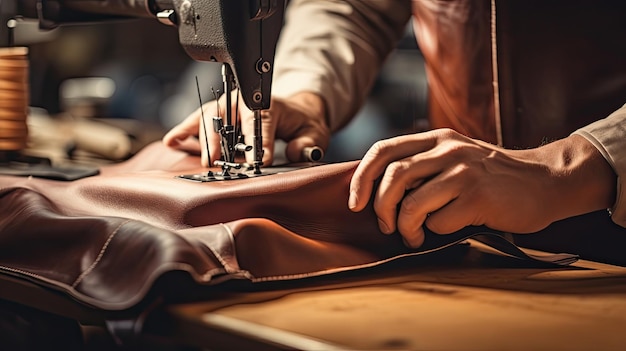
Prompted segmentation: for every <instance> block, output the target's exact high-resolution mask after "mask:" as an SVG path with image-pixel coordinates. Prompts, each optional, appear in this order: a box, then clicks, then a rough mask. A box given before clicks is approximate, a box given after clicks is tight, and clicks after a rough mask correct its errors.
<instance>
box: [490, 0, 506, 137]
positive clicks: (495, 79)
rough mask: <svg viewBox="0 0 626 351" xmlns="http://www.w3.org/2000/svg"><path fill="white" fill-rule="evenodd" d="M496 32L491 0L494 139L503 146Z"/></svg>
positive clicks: (493, 6) (493, 3) (494, 1)
mask: <svg viewBox="0 0 626 351" xmlns="http://www.w3.org/2000/svg"><path fill="white" fill-rule="evenodd" d="M497 39H498V37H497V34H496V0H491V72H492V74H493V109H494V111H493V112H494V113H493V117H494V119H495V125H496V141H497V142H498V146H504V141H503V140H502V139H503V138H502V116H501V115H500V77H499V76H498V43H497Z"/></svg>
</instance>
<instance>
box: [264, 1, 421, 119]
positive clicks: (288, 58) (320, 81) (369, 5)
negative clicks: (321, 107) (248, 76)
mask: <svg viewBox="0 0 626 351" xmlns="http://www.w3.org/2000/svg"><path fill="white" fill-rule="evenodd" d="M409 17H410V1H409V0H344V1H336V0H335V1H331V0H306V1H303V0H292V1H291V2H290V4H289V6H288V8H287V14H286V22H285V27H284V28H283V31H282V33H281V38H280V41H279V45H278V49H277V53H276V62H275V72H274V78H273V79H274V83H273V88H272V89H273V95H274V96H276V97H280V98H286V97H290V96H292V95H294V94H296V93H299V92H303V91H308V92H311V93H314V94H317V95H319V96H320V97H322V99H324V101H325V104H326V112H327V114H328V116H327V117H328V119H329V122H330V127H331V129H332V130H336V129H338V128H340V127H341V126H343V125H344V124H345V123H347V121H348V120H349V119H350V118H351V117H352V116H353V115H354V114H355V113H356V111H357V110H358V109H359V108H360V106H361V105H362V103H363V101H364V99H365V97H366V96H367V94H368V92H369V90H370V88H371V86H372V84H373V82H374V79H375V77H376V75H377V73H378V70H379V68H380V66H381V65H382V63H383V62H384V60H385V58H386V57H387V56H388V54H389V53H390V52H391V51H392V50H393V49H394V48H395V45H396V42H397V41H398V40H399V38H400V37H401V35H402V33H403V30H404V28H405V25H406V23H407V21H408V19H409Z"/></svg>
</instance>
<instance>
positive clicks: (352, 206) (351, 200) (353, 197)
mask: <svg viewBox="0 0 626 351" xmlns="http://www.w3.org/2000/svg"><path fill="white" fill-rule="evenodd" d="M356 200H357V198H356V192H354V191H351V192H350V197H348V207H349V208H350V209H351V210H354V209H355V208H356Z"/></svg>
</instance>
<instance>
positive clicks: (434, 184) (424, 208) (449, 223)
mask: <svg viewBox="0 0 626 351" xmlns="http://www.w3.org/2000/svg"><path fill="white" fill-rule="evenodd" d="M455 173H456V171H454V170H452V171H446V172H444V173H441V174H439V175H437V176H436V177H434V178H433V179H430V180H429V181H427V182H425V183H424V184H422V185H421V186H419V187H418V188H416V189H414V190H412V191H411V192H409V193H408V194H407V195H406V196H405V197H404V199H403V200H402V202H401V205H400V210H399V211H398V231H399V232H400V234H401V235H402V237H404V240H405V242H406V243H407V244H408V245H409V246H411V247H419V246H420V245H422V242H423V241H424V230H423V229H422V226H423V225H424V223H425V222H426V223H429V224H432V223H434V224H436V225H439V226H435V228H432V227H430V226H429V228H430V229H431V230H433V231H435V232H437V233H440V234H448V233H452V232H454V231H456V230H458V229H461V228H463V227H465V226H466V225H467V224H468V222H467V220H468V219H469V218H468V217H469V213H470V212H468V211H467V210H468V209H467V208H465V207H462V206H463V204H461V202H462V201H460V200H459V196H460V195H461V192H462V190H463V186H462V185H461V183H460V182H459V181H458V178H455V176H454V174H455ZM454 211H456V212H454ZM446 215H450V217H442V216H446ZM442 218H444V221H442ZM470 223H471V222H470ZM440 230H443V232H441V231H440Z"/></svg>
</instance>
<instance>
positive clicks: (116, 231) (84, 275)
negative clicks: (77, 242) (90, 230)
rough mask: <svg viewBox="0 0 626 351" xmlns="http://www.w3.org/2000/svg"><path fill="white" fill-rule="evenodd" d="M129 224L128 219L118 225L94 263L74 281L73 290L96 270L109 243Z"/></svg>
mask: <svg viewBox="0 0 626 351" xmlns="http://www.w3.org/2000/svg"><path fill="white" fill-rule="evenodd" d="M128 222H130V219H127V220H125V221H124V222H122V223H120V225H118V226H117V228H115V230H114V231H113V232H112V233H111V234H110V235H109V237H108V238H107V240H106V241H105V242H104V245H102V248H101V249H100V253H98V256H97V257H96V259H95V260H94V261H93V263H92V264H91V265H90V266H89V267H87V269H86V270H85V271H83V273H81V274H80V275H79V276H78V278H76V281H74V283H73V284H72V288H76V286H77V285H78V284H80V282H81V281H82V280H83V279H85V277H86V276H87V274H89V273H91V272H92V271H93V270H94V269H95V268H96V266H97V265H98V263H100V260H102V256H104V253H105V252H106V250H107V248H108V247H109V243H111V240H113V238H114V237H115V235H116V234H117V233H118V232H119V230H120V228H122V226H123V225H124V224H126V223H128Z"/></svg>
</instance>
